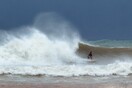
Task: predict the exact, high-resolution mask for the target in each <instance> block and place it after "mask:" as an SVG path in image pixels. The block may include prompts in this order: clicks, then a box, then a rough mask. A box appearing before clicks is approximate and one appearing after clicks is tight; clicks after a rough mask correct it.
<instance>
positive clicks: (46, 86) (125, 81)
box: [0, 76, 132, 88]
mask: <svg viewBox="0 0 132 88" xmlns="http://www.w3.org/2000/svg"><path fill="white" fill-rule="evenodd" d="M131 79H132V77H131V76H130V77H88V76H86V77H42V76H40V77H32V76H25V77H22V76H0V88H132V81H131Z"/></svg>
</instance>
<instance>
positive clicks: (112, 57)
mask: <svg viewBox="0 0 132 88" xmlns="http://www.w3.org/2000/svg"><path fill="white" fill-rule="evenodd" d="M21 29H26V30H25V31H26V33H22V31H20V35H19V32H17V33H15V34H14V33H12V32H6V31H3V32H1V37H2V38H1V42H0V74H12V75H32V76H36V75H45V76H62V77H73V76H95V77H96V76H97V77H98V76H100V77H104V76H112V75H113V76H115V75H116V76H127V75H130V74H131V73H132V59H131V57H132V41H129V40H128V41H126V40H120V41H116V40H97V41H82V40H81V38H80V37H79V36H78V35H77V34H75V35H74V36H66V35H65V36H64V35H63V36H62V37H60V36H59V37H55V36H56V35H54V36H53V35H52V34H46V33H45V32H44V31H41V30H39V29H38V28H37V27H24V28H21ZM27 30H28V31H27ZM25 31H24V32H25ZM61 33H62V32H61ZM79 43H82V45H79ZM81 47H83V49H81ZM79 49H80V50H79ZM90 50H92V51H93V60H95V62H94V63H91V62H89V61H88V58H87V53H89V51H90ZM78 51H79V54H78ZM83 51H85V52H83ZM81 55H82V56H81Z"/></svg>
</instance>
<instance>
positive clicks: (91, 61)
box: [88, 59, 96, 63]
mask: <svg viewBox="0 0 132 88" xmlns="http://www.w3.org/2000/svg"><path fill="white" fill-rule="evenodd" d="M88 62H89V63H95V62H96V60H91V59H89V60H88Z"/></svg>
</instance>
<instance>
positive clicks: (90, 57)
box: [88, 51, 92, 60]
mask: <svg viewBox="0 0 132 88" xmlns="http://www.w3.org/2000/svg"><path fill="white" fill-rule="evenodd" d="M88 59H91V60H92V51H90V53H89V54H88Z"/></svg>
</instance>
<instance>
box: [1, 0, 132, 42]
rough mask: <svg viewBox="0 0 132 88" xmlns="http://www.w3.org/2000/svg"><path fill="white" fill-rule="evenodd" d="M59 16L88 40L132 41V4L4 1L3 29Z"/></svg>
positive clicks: (120, 0) (127, 0)
mask: <svg viewBox="0 0 132 88" xmlns="http://www.w3.org/2000/svg"><path fill="white" fill-rule="evenodd" d="M41 12H56V13H58V14H60V15H61V16H63V17H64V18H65V19H67V20H68V21H69V22H71V23H72V24H73V25H74V26H75V27H77V28H78V29H79V30H78V31H79V32H80V34H81V36H82V37H83V38H85V39H87V40H98V39H114V40H117V39H127V40H128V39H132V0H0V29H4V30H7V29H8V30H9V29H11V28H15V27H20V26H23V25H30V24H32V23H33V20H34V18H35V17H36V16H37V15H38V14H39V13H41Z"/></svg>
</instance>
